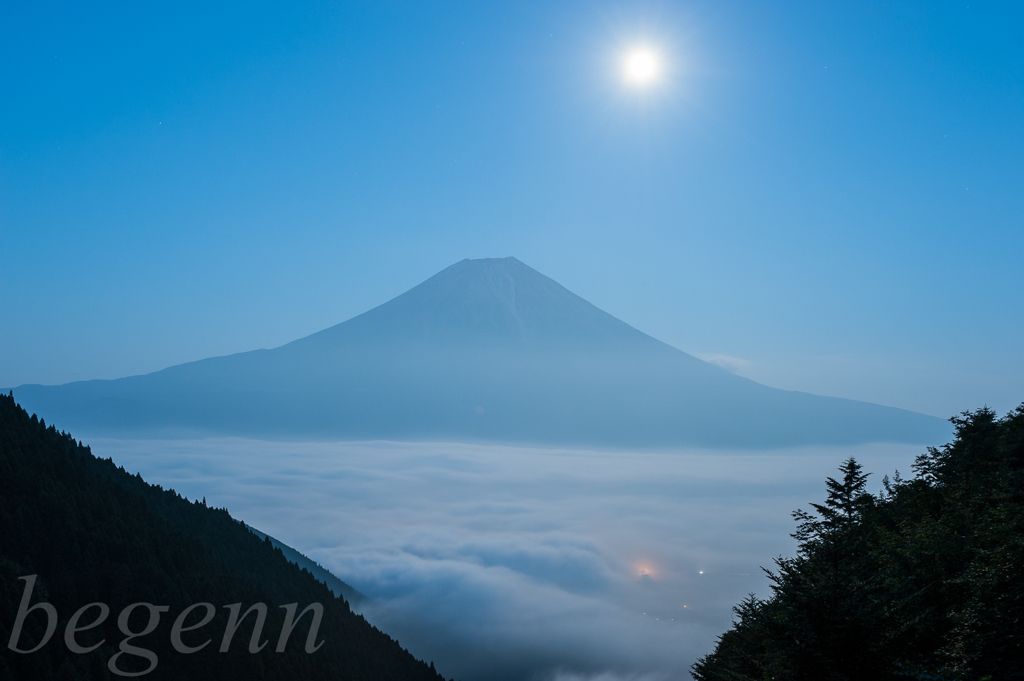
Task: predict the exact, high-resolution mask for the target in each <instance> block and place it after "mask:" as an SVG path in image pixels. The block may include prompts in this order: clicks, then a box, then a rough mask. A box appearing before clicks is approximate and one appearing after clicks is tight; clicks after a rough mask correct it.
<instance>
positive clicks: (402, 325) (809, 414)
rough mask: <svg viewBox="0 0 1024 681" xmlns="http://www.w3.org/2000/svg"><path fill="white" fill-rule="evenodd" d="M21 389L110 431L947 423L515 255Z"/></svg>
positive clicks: (583, 430)
mask: <svg viewBox="0 0 1024 681" xmlns="http://www.w3.org/2000/svg"><path fill="white" fill-rule="evenodd" d="M14 392H15V395H16V397H17V398H18V400H19V401H21V403H22V404H23V405H25V406H26V407H27V408H29V409H31V410H35V411H37V412H39V413H40V414H42V415H44V416H45V417H46V418H48V419H51V420H53V419H57V418H59V419H60V420H61V421H62V422H64V423H67V424H69V425H70V426H72V427H74V428H76V429H79V430H82V431H85V432H88V433H90V434H100V435H102V434H109V435H128V434H132V435H238V436H249V437H275V438H278V437H288V438H316V439H322V438H337V439H405V440H413V439H426V440H461V441H485V442H516V443H531V444H562V445H585V446H604V447H676V446H683V445H703V446H745V447H775V446H786V445H802V444H853V443H862V442H871V441H889V442H915V443H931V442H939V441H942V440H943V438H946V437H947V436H948V434H949V428H948V426H947V425H946V424H945V422H943V421H942V420H940V419H936V418H934V417H931V416H925V415H923V414H916V413H913V412H909V411H905V410H901V409H894V408H890V407H882V406H879V405H875V404H869V403H866V402H858V401H854V400H845V399H839V398H831V397H820V396H817V395H811V394H808V393H800V392H792V391H784V390H778V389H775V388H769V387H767V386H764V385H761V384H759V383H755V382H754V381H751V380H748V379H745V378H741V377H739V376H736V375H734V374H730V373H729V372H727V371H725V370H723V369H720V368H718V367H715V366H712V365H710V364H708V363H706V362H703V361H701V360H699V359H697V358H695V357H693V356H691V355H688V354H686V353H684V352H681V351H680V350H677V349H675V348H673V347H671V346H669V345H666V344H665V343H662V342H661V341H658V340H656V339H654V338H652V337H651V336H648V335H647V334H645V333H643V332H641V331H638V330H637V329H634V328H633V327H631V326H629V325H628V324H626V323H624V322H622V321H621V320H619V319H616V318H615V317H613V316H612V315H610V314H608V313H606V312H604V311H602V310H600V309H598V308H597V307H595V306H594V305H591V304H590V303H588V302H587V301H585V300H584V299H582V298H580V297H579V296H577V295H575V294H574V293H572V292H571V291H569V290H567V289H566V288H564V287H563V286H561V285H559V284H558V283H557V282H555V281H554V280H552V279H550V278H548V277H546V276H544V275H543V274H541V273H539V272H537V271H536V270H534V269H532V268H530V267H528V266H526V265H524V264H523V263H521V262H519V261H518V260H516V259H515V258H500V259H497V258H496V259H484V260H463V261H461V262H459V263H456V264H454V265H452V266H451V267H448V268H447V269H445V270H443V271H441V272H439V273H438V274H436V275H434V276H433V277H431V278H430V279H427V280H426V281H424V282H423V283H422V284H420V285H419V286H416V287H414V288H412V289H410V290H409V291H407V292H405V293H403V294H402V295H400V296H398V297H397V298H394V299H393V300H391V301H389V302H387V303H384V304H383V305H380V306H379V307H376V308H374V309H372V310H370V311H368V312H365V313H363V314H361V315H359V316H357V317H354V318H352V319H350V320H348V321H346V322H343V323H341V324H338V325H336V326H333V327H330V328H328V329H325V330H323V331H320V332H319V333H315V334H313V335H311V336H307V337H305V338H302V339H299V340H296V341H293V342H291V343H288V344H287V345H283V346H281V347H279V348H275V349H273V350H256V351H253V352H246V353H240V354H236V355H229V356H226V357H215V358H211V359H206V360H201V361H198V362H191V363H188V364H181V365H178V366H173V367H170V368H168V369H164V370H163V371H157V372H155V373H152V374H147V375H145V376H132V377H128V378H122V379H117V380H113V381H84V382H78V383H69V384H66V385H61V386H37V385H26V386H21V387H20V388H16V389H15V391H14Z"/></svg>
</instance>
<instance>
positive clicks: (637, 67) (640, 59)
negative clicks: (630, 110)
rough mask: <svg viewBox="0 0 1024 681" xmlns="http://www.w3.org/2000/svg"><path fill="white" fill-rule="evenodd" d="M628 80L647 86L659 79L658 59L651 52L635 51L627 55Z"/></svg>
mask: <svg viewBox="0 0 1024 681" xmlns="http://www.w3.org/2000/svg"><path fill="white" fill-rule="evenodd" d="M625 74H626V80H627V81H629V82H631V83H636V84H637V85H646V84H647V83H650V82H651V81H653V80H654V79H655V78H657V77H658V58H657V57H656V56H655V54H654V53H653V52H651V51H650V50H634V51H632V52H630V53H629V54H628V55H626V63H625Z"/></svg>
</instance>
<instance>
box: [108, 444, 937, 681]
mask: <svg viewBox="0 0 1024 681" xmlns="http://www.w3.org/2000/svg"><path fill="white" fill-rule="evenodd" d="M92 446H93V452H94V453H96V454H97V455H99V456H103V457H107V456H112V457H113V459H114V461H115V462H117V463H118V464H120V465H123V466H125V468H127V469H128V470H129V471H131V472H133V473H134V472H136V471H138V472H141V473H142V475H143V477H145V478H146V479H147V480H149V481H150V482H154V483H159V484H162V485H164V486H165V487H173V488H174V489H176V490H178V491H179V492H181V493H182V494H185V495H186V496H188V497H189V498H201V497H206V499H207V501H208V502H209V503H210V504H211V505H214V506H226V507H228V508H229V509H230V511H231V513H232V515H234V516H235V517H236V518H239V519H243V520H245V521H246V522H247V523H249V524H251V525H253V526H254V527H257V528H259V529H261V530H263V531H265V532H268V533H270V534H271V535H273V536H275V537H277V538H279V539H280V540H281V541H284V542H285V543H287V544H290V545H291V546H293V547H295V548H297V549H299V550H300V551H302V552H303V553H306V554H307V555H308V556H310V557H311V558H313V559H315V560H317V561H318V562H320V563H321V564H322V565H324V566H325V567H327V568H328V569H330V570H331V571H332V572H334V573H335V574H337V575H338V576H339V577H341V578H342V579H344V580H345V581H348V582H349V583H350V584H352V585H353V586H354V587H356V588H357V589H359V590H360V591H362V592H363V593H365V594H367V595H368V596H370V597H371V598H372V599H373V603H372V604H370V605H368V606H367V607H366V609H365V611H364V614H365V615H366V616H367V618H368V619H369V620H370V621H371V622H373V623H374V624H376V625H378V626H379V627H380V628H382V629H383V630H385V631H387V632H388V633H390V634H392V635H393V636H395V637H396V638H398V640H399V641H400V642H401V643H402V645H403V646H406V647H407V648H409V650H410V651H411V652H412V653H413V654H415V655H416V656H417V657H421V658H423V659H426V660H428V661H431V660H432V661H434V662H435V664H436V666H437V668H438V670H439V671H440V672H441V673H442V674H444V675H445V676H446V677H455V678H456V679H460V680H462V681H474V680H482V679H494V680H498V681H504V680H508V681H513V680H534V679H535V680H537V681H556V680H558V681H583V680H584V679H586V680H591V681H597V680H598V679H600V680H601V681H627V680H632V681H641V680H643V681H656V680H658V679H668V678H686V671H687V669H688V668H689V665H690V664H691V663H692V662H693V661H694V659H695V658H696V657H697V656H698V655H701V654H704V653H706V652H708V651H709V650H710V649H711V647H712V646H713V644H714V640H715V637H716V636H717V635H718V634H720V633H721V632H722V631H724V630H725V629H726V628H727V627H728V626H729V622H730V618H731V607H732V605H733V604H735V603H736V602H737V601H738V600H739V599H741V598H742V597H743V596H744V595H746V594H747V593H749V592H752V591H753V592H757V593H758V594H760V595H762V596H763V595H766V594H767V592H768V589H767V582H766V579H765V577H764V575H763V573H762V572H761V570H760V567H761V566H766V567H767V566H770V564H771V560H772V558H773V557H774V556H777V555H780V554H791V553H792V551H793V548H794V542H793V540H792V539H791V538H790V537H789V533H790V532H791V531H792V529H793V526H792V520H791V518H790V512H791V511H792V510H793V509H795V508H797V507H799V506H803V507H806V506H807V503H808V502H810V501H818V500H820V499H821V498H822V497H823V495H824V478H825V476H826V475H832V474H833V472H834V471H835V468H836V466H837V465H838V464H839V463H840V462H841V461H842V460H843V459H844V458H846V457H847V456H850V455H854V456H856V457H857V458H858V460H860V461H862V462H863V463H864V464H865V466H866V468H867V469H868V470H874V471H876V472H877V474H878V475H876V476H875V477H876V478H880V477H881V474H882V473H886V472H888V473H891V472H892V470H893V468H896V467H898V468H900V469H902V470H907V469H908V468H909V463H910V462H911V461H912V460H913V456H914V455H915V454H917V453H919V450H920V448H919V447H913V446H911V447H907V446H899V445H871V446H862V447H855V448H805V449H800V450H790V451H769V452H763V451H762V452H754V453H752V452H721V451H715V452H711V451H699V450H689V451H683V452H668V453H643V454H631V453H610V452H591V451H574V450H552V449H531V448H516V447H497V446H475V445H464V444H437V443H419V444H417V443H390V442H371V443H345V442H335V443H286V442H263V441H254V440H240V439H216V440H192V441H184V440H176V441H171V440H134V441H133V440H93V442H92ZM875 482H876V484H877V480H876V481H875Z"/></svg>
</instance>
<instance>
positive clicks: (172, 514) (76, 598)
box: [0, 395, 441, 681]
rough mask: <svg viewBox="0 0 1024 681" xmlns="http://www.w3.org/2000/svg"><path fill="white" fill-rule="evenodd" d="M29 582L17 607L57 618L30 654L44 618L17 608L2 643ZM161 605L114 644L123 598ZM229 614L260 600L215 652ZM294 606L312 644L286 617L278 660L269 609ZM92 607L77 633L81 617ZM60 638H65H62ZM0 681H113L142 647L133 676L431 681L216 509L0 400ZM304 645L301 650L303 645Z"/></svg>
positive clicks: (131, 667)
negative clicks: (179, 628)
mask: <svg viewBox="0 0 1024 681" xmlns="http://www.w3.org/2000/svg"><path fill="white" fill-rule="evenodd" d="M28 575H38V577H37V579H36V582H35V585H34V591H33V593H32V599H31V604H30V607H31V605H35V604H37V603H40V602H46V603H49V604H51V605H52V606H53V608H54V609H55V611H56V613H57V615H58V617H59V621H58V623H57V626H56V628H55V630H54V633H53V635H52V637H51V638H50V640H49V641H48V643H47V644H46V645H45V646H43V647H42V648H41V649H40V650H38V651H36V652H32V653H27V654H21V653H18V652H16V651H14V650H11V649H10V648H9V643H16V644H17V647H19V648H20V649H21V650H31V649H32V648H33V647H34V646H36V644H37V643H38V642H40V641H41V640H42V639H43V637H44V635H45V630H46V628H47V623H48V618H47V616H46V613H45V612H43V611H42V609H36V610H35V611H33V612H30V613H29V614H28V616H27V618H26V619H25V623H24V628H23V630H22V631H21V634H20V638H19V640H18V641H12V629H13V628H14V623H15V621H16V616H17V613H18V612H19V606H20V604H21V601H22V597H23V594H24V593H25V591H26V583H27V582H26V581H25V580H21V579H19V577H24V576H28ZM139 602H144V603H149V604H153V605H157V606H167V607H168V609H167V611H166V612H164V613H162V616H161V617H160V620H159V625H158V627H157V628H156V629H155V631H153V632H152V633H149V634H146V635H144V636H141V637H139V638H135V639H132V640H130V641H128V642H127V643H125V639H126V634H125V633H123V632H122V631H121V628H122V626H121V623H119V622H118V619H119V614H120V613H121V612H122V611H123V609H124V608H125V606H128V605H130V604H132V603H139ZM90 603H103V604H106V605H108V606H109V616H108V617H107V619H106V621H105V622H104V623H103V624H101V625H100V626H98V627H96V628H93V629H88V630H82V631H79V632H78V633H75V634H74V638H73V640H72V643H73V644H74V645H76V646H81V647H83V648H88V647H91V646H93V645H95V644H97V643H99V642H100V641H101V640H102V641H103V643H102V644H101V645H99V647H98V648H97V649H95V650H93V651H91V652H87V653H81V654H76V653H73V652H71V651H70V650H69V646H68V644H67V642H66V640H65V634H66V632H67V630H68V627H67V625H68V622H69V619H71V617H72V615H73V614H74V613H75V612H76V611H77V610H78V609H79V608H81V607H83V606H86V605H88V604H90ZM197 603H210V604H212V605H213V606H214V608H215V611H216V615H215V617H214V619H213V620H212V621H211V622H209V623H208V624H206V625H205V626H203V627H201V628H197V629H195V630H192V631H189V630H188V627H190V626H191V625H193V624H197V623H198V622H199V620H200V618H201V617H202V616H203V615H204V614H205V613H206V612H207V610H206V609H205V608H204V607H200V608H198V609H197V610H195V611H194V612H193V613H192V615H191V616H190V617H189V619H186V620H184V622H183V625H184V629H183V631H184V633H181V634H180V641H181V643H180V645H186V646H189V647H196V646H200V645H202V643H203V642H204V641H207V640H210V641H211V642H210V643H209V644H208V645H206V647H205V648H203V649H202V650H199V651H197V652H194V653H191V654H187V653H183V652H181V651H180V650H176V649H175V648H174V647H173V646H172V635H171V634H172V632H171V629H172V625H173V624H174V621H175V619H176V618H177V617H178V616H179V614H181V613H182V612H183V611H184V610H185V609H186V608H187V607H188V606H190V605H193V604H197ZM235 603H240V604H241V609H240V613H244V612H246V610H247V609H248V608H249V607H250V606H252V605H253V604H255V603H264V604H265V605H266V611H267V615H266V622H265V624H264V627H263V635H262V637H261V641H259V642H257V644H258V643H260V642H262V641H267V644H266V647H264V648H262V650H260V651H259V652H254V653H250V652H249V650H248V649H249V645H250V637H251V636H252V634H253V628H254V623H255V619H256V614H255V613H254V614H253V615H250V616H249V617H248V618H244V619H242V623H241V625H240V626H239V628H238V630H237V633H236V634H235V635H234V638H233V641H232V642H231V643H230V649H229V651H228V652H225V653H221V652H219V648H220V646H221V645H222V637H223V636H224V633H225V627H226V625H227V623H228V618H229V614H230V610H229V609H228V608H225V607H224V606H227V605H231V604H235ZM291 603H297V611H296V612H295V615H296V617H298V613H299V612H302V611H303V610H304V609H306V607H307V606H308V605H310V604H311V603H320V604H321V605H322V606H323V619H322V622H321V624H320V627H319V633H318V635H317V637H316V643H318V644H319V643H321V642H322V645H321V646H320V647H319V648H318V649H316V651H315V652H312V653H307V652H306V650H305V645H306V642H307V634H308V632H309V628H310V626H311V621H312V614H313V613H310V614H307V615H306V616H305V617H303V618H301V619H299V620H298V624H297V626H296V627H295V630H294V633H292V635H291V637H290V639H289V640H288V642H287V645H286V648H285V650H284V651H283V652H276V648H277V646H278V644H279V634H280V633H281V631H282V625H283V624H284V621H285V618H286V612H287V611H286V610H285V609H283V608H282V607H281V606H286V605H288V604H291ZM99 612H100V607H99V606H94V607H93V608H91V609H90V610H89V611H87V612H86V613H85V614H84V615H83V616H82V617H81V619H80V621H79V623H78V627H80V628H81V627H85V626H86V625H88V624H89V623H91V622H92V621H94V620H95V619H96V618H97V616H98V614H99ZM148 619H149V616H148V615H147V609H146V608H145V607H143V606H140V607H139V608H136V610H135V611H134V613H133V614H132V615H131V617H130V619H128V620H127V621H126V622H125V623H124V626H126V627H127V628H128V631H130V632H140V631H143V630H144V628H145V627H146V624H147V620H148ZM72 633H74V632H72ZM0 641H2V642H3V648H2V650H0V680H3V681H6V680H8V679H10V680H15V679H22V680H23V679H107V678H117V676H116V672H115V671H112V670H111V669H110V668H109V667H108V665H109V664H110V660H111V658H112V656H114V655H115V654H116V653H118V652H119V651H120V650H124V649H125V648H126V647H127V650H128V652H127V653H124V654H122V655H121V656H120V658H119V659H118V660H117V662H116V664H115V668H116V669H117V670H119V671H120V672H139V671H144V670H145V669H147V668H148V667H151V666H152V665H151V663H150V661H148V660H147V659H146V658H145V655H143V654H141V653H139V652H138V651H137V650H133V649H132V646H135V647H137V648H140V649H142V650H144V651H152V652H154V653H156V655H157V656H158V658H157V666H156V668H155V670H153V671H151V672H150V673H148V674H147V675H146V677H145V678H147V679H195V680H200V679H210V680H214V679H216V680H217V681H223V680H225V679H246V680H252V679H274V680H275V681H279V680H284V679H302V680H310V679H365V680H371V679H372V680H374V681H378V680H379V681H384V680H387V679H395V680H402V681H408V680H415V679H422V680H424V681H426V680H435V681H436V680H439V679H441V677H440V676H439V675H438V674H437V673H436V672H435V671H434V670H433V665H432V664H431V665H429V666H428V665H426V664H424V663H422V662H419V661H417V660H416V659H414V658H413V657H412V655H410V654H409V653H408V652H407V651H405V650H403V649H402V647H401V646H400V645H399V644H398V643H397V642H396V641H394V640H392V639H391V638H390V637H388V636H387V635H386V634H384V633H382V632H380V631H378V630H377V629H376V628H374V627H373V626H371V625H370V624H368V623H367V622H366V621H365V620H364V619H363V618H362V617H361V616H359V615H355V614H353V613H352V612H351V610H350V609H349V607H348V603H347V602H345V601H344V600H343V599H341V598H336V597H335V596H334V595H333V594H332V593H331V591H330V590H329V589H328V588H327V586H325V585H324V584H323V583H321V582H318V581H317V580H316V579H314V577H313V576H312V575H311V574H310V573H308V572H306V571H304V570H300V569H299V568H298V567H297V566H296V565H294V564H292V563H290V562H289V561H288V560H287V559H286V558H285V557H284V555H283V554H282V553H281V551H280V550H279V549H276V548H274V546H273V545H272V544H271V542H270V541H269V540H261V539H260V538H259V537H257V536H256V535H254V534H253V533H251V532H250V531H248V529H247V528H246V527H245V526H244V525H242V524H239V523H238V522H236V521H234V520H233V519H232V518H231V516H229V515H228V512H227V510H225V509H215V508H208V507H207V506H206V503H205V500H204V501H203V502H189V501H187V500H186V499H184V498H182V497H181V496H179V495H178V494H176V493H175V492H174V491H173V490H164V489H161V488H160V487H159V486H154V485H150V484H147V483H146V482H144V481H143V480H142V478H141V477H139V476H132V475H130V474H129V473H127V472H125V471H124V469H122V468H118V467H117V466H116V465H115V464H114V463H113V462H112V461H110V460H103V459H98V458H96V457H95V456H93V455H92V453H91V452H90V451H89V448H88V447H85V446H82V444H81V443H78V442H76V441H75V440H74V439H72V438H71V436H70V435H67V434H64V433H61V432H58V431H57V430H56V429H55V428H54V427H53V426H47V425H46V424H45V423H44V422H43V421H40V420H39V419H37V418H36V417H35V416H32V417H29V416H28V414H27V413H26V412H25V411H24V410H23V409H21V407H19V406H18V405H17V404H15V402H14V399H13V397H11V396H6V395H3V396H0ZM314 647H315V646H314Z"/></svg>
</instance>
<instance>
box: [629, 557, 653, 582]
mask: <svg viewBox="0 0 1024 681" xmlns="http://www.w3.org/2000/svg"><path fill="white" fill-rule="evenodd" d="M633 569H634V570H636V576H637V577H640V578H641V579H643V578H644V577H649V578H651V579H654V578H656V577H657V576H658V570H657V569H656V568H655V567H654V566H653V565H652V564H650V563H648V562H646V561H639V562H637V563H634V565H633Z"/></svg>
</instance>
